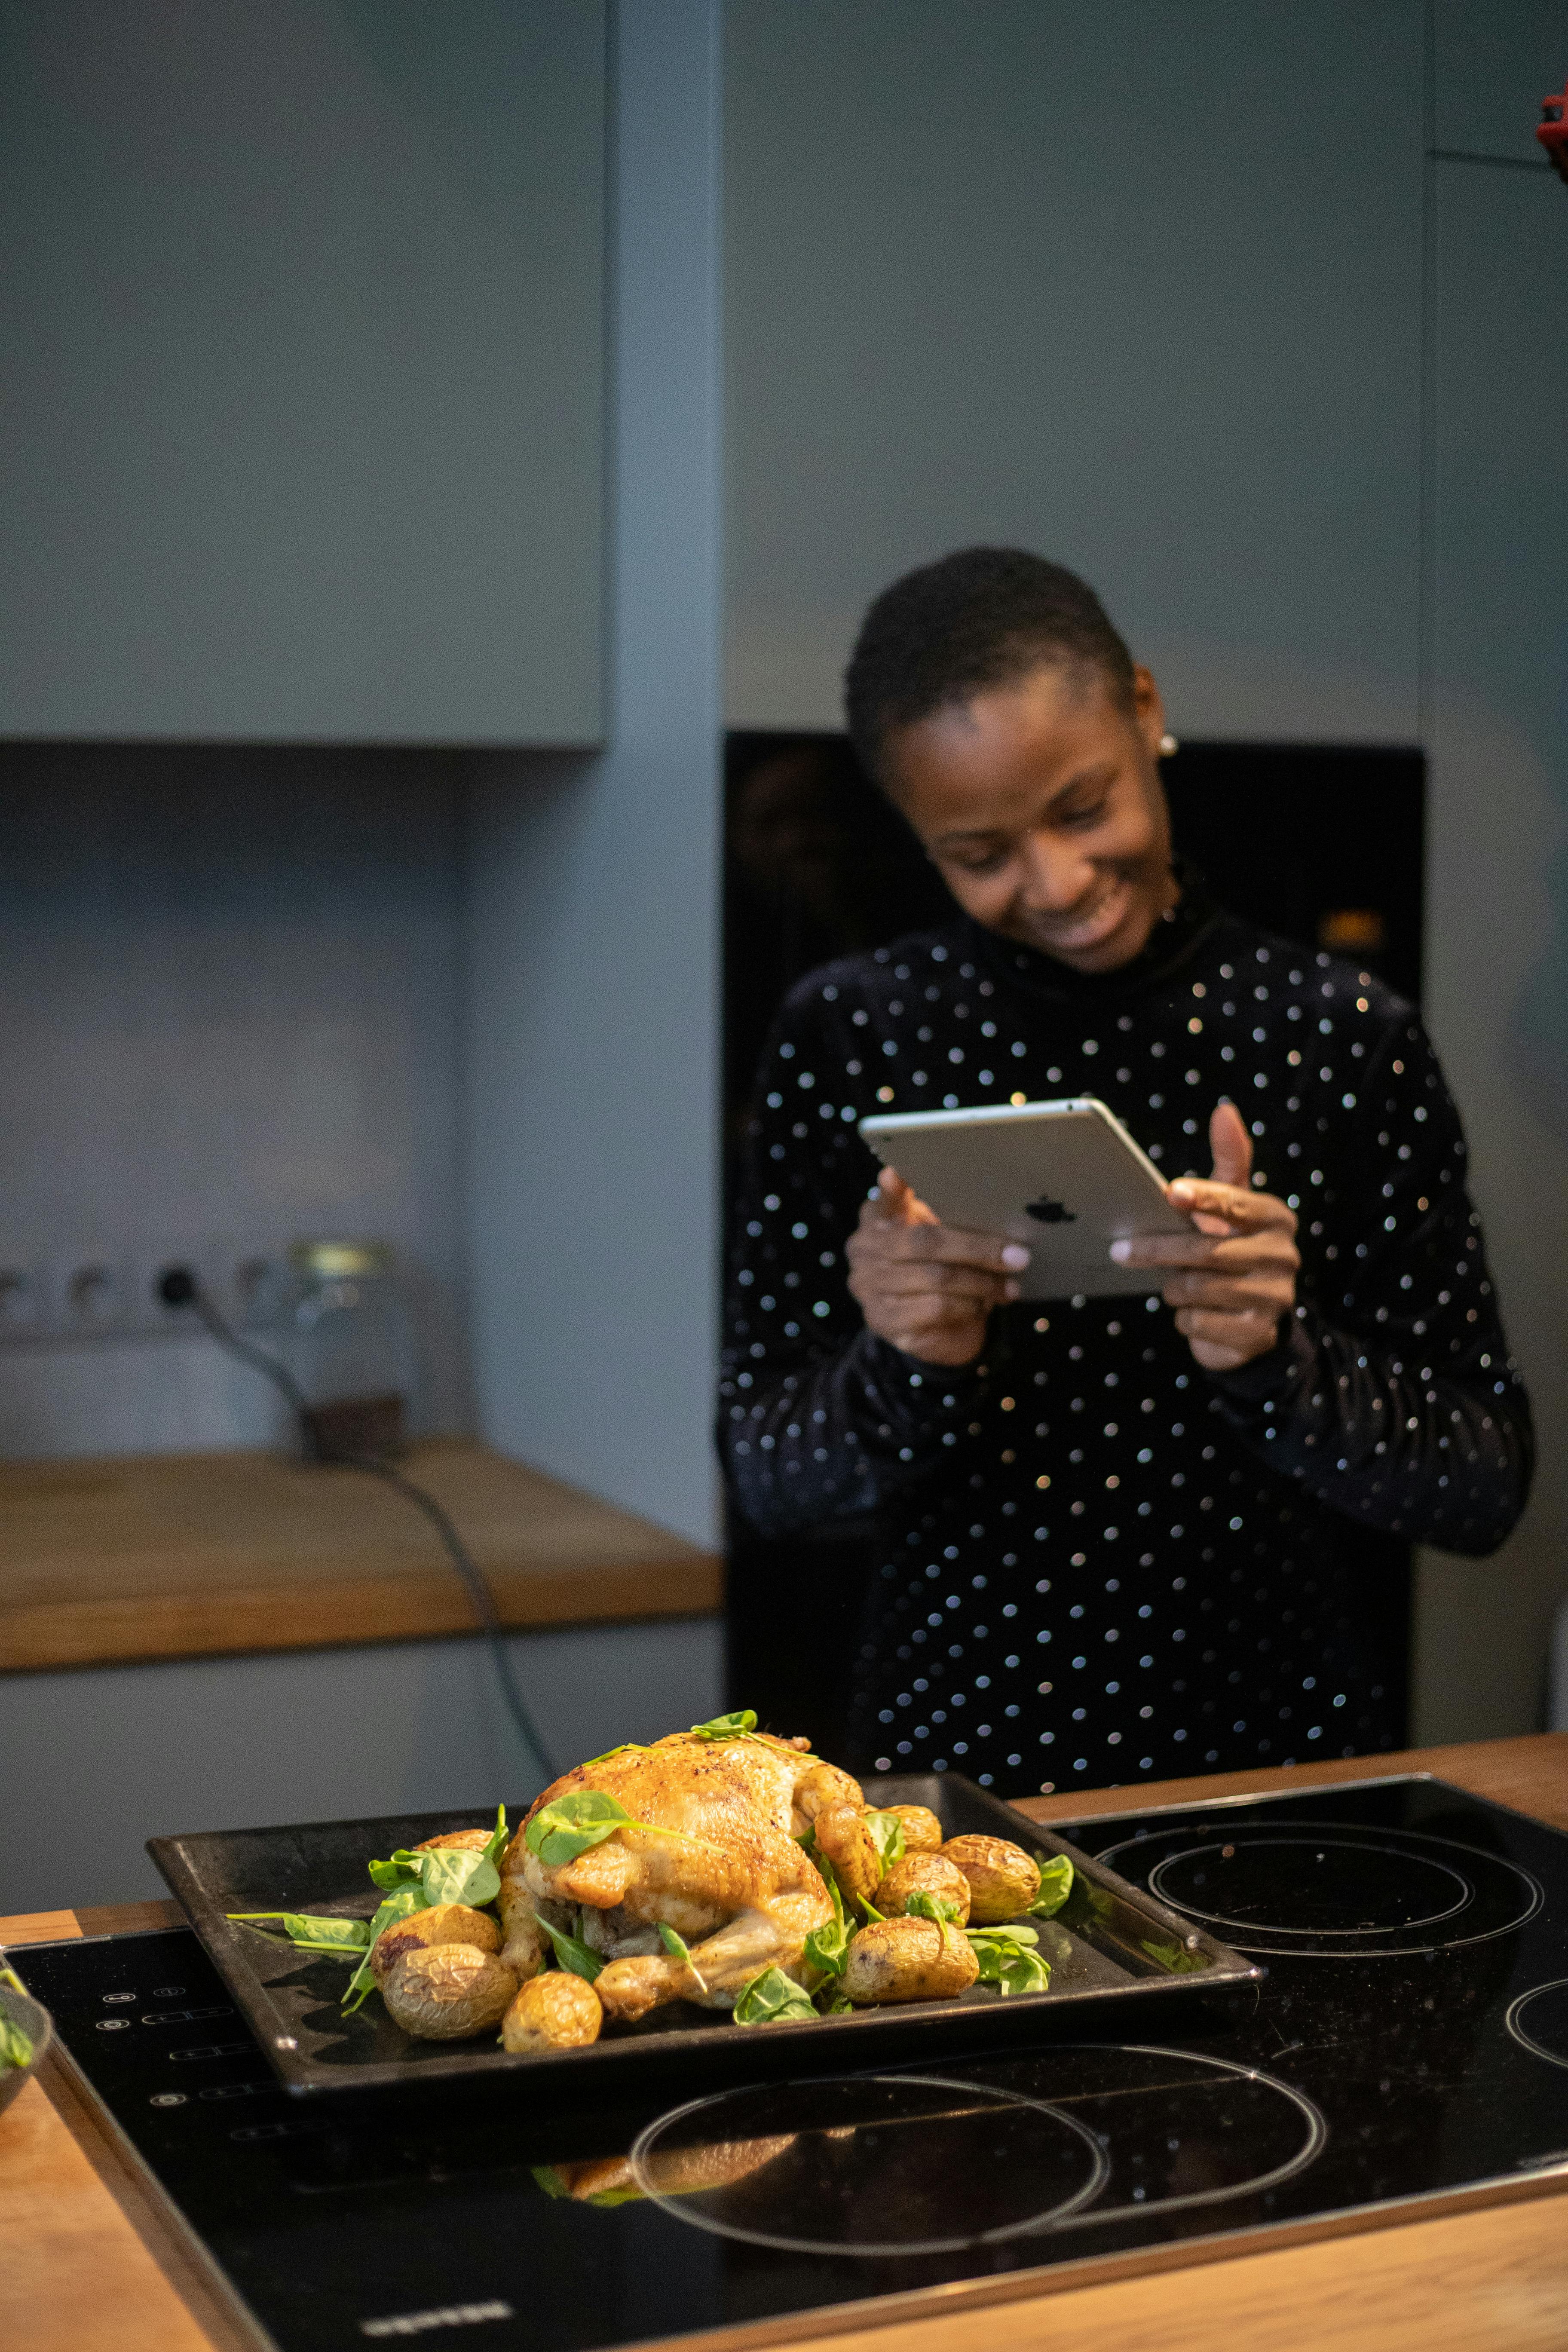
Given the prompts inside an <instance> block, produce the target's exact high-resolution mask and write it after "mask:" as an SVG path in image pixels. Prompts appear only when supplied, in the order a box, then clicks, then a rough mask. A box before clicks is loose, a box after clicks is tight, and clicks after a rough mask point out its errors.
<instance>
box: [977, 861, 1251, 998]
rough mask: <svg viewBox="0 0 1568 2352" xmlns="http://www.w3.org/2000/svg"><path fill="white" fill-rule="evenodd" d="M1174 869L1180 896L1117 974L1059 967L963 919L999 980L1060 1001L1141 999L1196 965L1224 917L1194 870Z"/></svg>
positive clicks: (1185, 865)
mask: <svg viewBox="0 0 1568 2352" xmlns="http://www.w3.org/2000/svg"><path fill="white" fill-rule="evenodd" d="M1171 870H1172V872H1173V874H1174V876H1175V877H1176V881H1177V884H1178V886H1179V887H1180V890H1181V894H1182V895H1181V897H1180V898H1178V899H1177V901H1176V904H1175V905H1174V906H1173V907H1172V908H1169V909H1168V911H1167V912H1166V913H1164V914H1163V915H1162V916H1161V918H1160V919H1159V921H1158V922H1157V923H1156V924H1155V926H1154V928H1153V929H1152V931H1151V932H1150V934H1149V937H1148V940H1147V941H1146V942H1145V944H1144V946H1143V948H1142V950H1141V951H1140V953H1139V954H1137V955H1135V956H1134V957H1133V959H1132V961H1131V963H1124V964H1119V965H1118V966H1117V968H1116V969H1115V971H1074V970H1073V969H1072V967H1071V965H1070V964H1065V963H1058V961H1057V959H1056V958H1055V957H1054V956H1048V955H1044V954H1042V953H1041V952H1040V950H1038V949H1037V948H1027V947H1025V946H1023V945H1022V943H1021V942H1020V941H1019V940H1009V939H1004V938H1003V937H1002V935H1001V933H1000V932H999V931H992V930H987V929H986V928H985V926H984V924H983V923H977V922H976V921H975V920H974V919H973V916H970V915H963V916H962V917H961V921H962V923H963V929H964V930H965V931H966V932H967V934H968V936H969V940H970V942H971V945H972V948H973V953H974V956H975V958H976V961H980V960H982V959H983V960H984V962H985V963H986V964H987V965H988V966H989V967H990V968H991V970H992V971H994V972H996V973H997V975H998V977H1003V976H1005V979H1006V981H1007V982H1008V984H1009V985H1010V986H1012V987H1014V988H1022V989H1024V990H1026V991H1027V992H1028V993H1030V994H1031V995H1039V996H1048V997H1054V998H1057V999H1058V1000H1059V1001H1074V1002H1078V1003H1084V1002H1093V1003H1116V1002H1120V1001H1121V1000H1122V999H1124V998H1127V997H1132V996H1137V995H1140V994H1142V992H1143V991H1144V990H1145V989H1148V988H1157V987H1161V986H1163V984H1164V983H1165V982H1167V981H1169V980H1171V979H1172V978H1173V976H1174V975H1175V974H1176V973H1177V972H1179V971H1181V970H1182V968H1183V966H1184V964H1186V963H1188V962H1190V961H1191V960H1192V958H1193V957H1194V955H1195V954H1196V953H1197V951H1198V950H1199V948H1200V947H1201V946H1202V945H1203V944H1204V942H1205V940H1207V939H1208V937H1209V935H1210V933H1211V932H1212V931H1213V930H1214V929H1215V928H1216V926H1217V925H1218V924H1220V923H1221V922H1223V920H1224V919H1225V918H1224V914H1223V911H1222V909H1221V908H1218V907H1217V906H1216V905H1215V902H1214V900H1213V899H1212V898H1210V896H1209V893H1208V888H1207V886H1206V884H1205V881H1204V878H1203V876H1202V875H1201V874H1200V873H1199V872H1198V869H1197V867H1196V866H1194V865H1193V864H1192V863H1191V862H1190V861H1189V860H1188V859H1186V858H1184V857H1180V856H1178V857H1175V858H1173V860H1172V867H1171Z"/></svg>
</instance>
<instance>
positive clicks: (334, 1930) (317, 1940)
mask: <svg viewBox="0 0 1568 2352" xmlns="http://www.w3.org/2000/svg"><path fill="white" fill-rule="evenodd" d="M227 1916H228V1917H229V1918H231V1919H236V1920H237V1921H238V1922H239V1924H240V1925H241V1926H242V1927H254V1928H255V1929H256V1931H257V1933H258V1935H266V1933H267V1930H266V1928H265V1927H262V1926H261V1925H260V1922H261V1921H262V1920H263V1919H276V1920H277V1921H278V1922H279V1927H281V1930H282V1937H283V1938H286V1939H287V1941H288V1942H289V1943H290V1944H293V1945H295V1946H296V1947H297V1948H298V1949H299V1950H300V1951H302V1952H330V1953H331V1955H332V1957H333V1958H335V1959H342V1960H348V1959H359V1958H363V1955H364V1954H365V1953H366V1952H368V1951H369V1949H370V1941H371V1937H370V1921H369V1920H368V1919H333V1918H325V1917H317V1916H314V1915H312V1914H311V1913H310V1912H309V1911H231V1912H229V1913H228V1915H227ZM271 1940H272V1941H273V1942H278V1941H279V1940H280V1939H279V1937H273V1938H272V1939H271Z"/></svg>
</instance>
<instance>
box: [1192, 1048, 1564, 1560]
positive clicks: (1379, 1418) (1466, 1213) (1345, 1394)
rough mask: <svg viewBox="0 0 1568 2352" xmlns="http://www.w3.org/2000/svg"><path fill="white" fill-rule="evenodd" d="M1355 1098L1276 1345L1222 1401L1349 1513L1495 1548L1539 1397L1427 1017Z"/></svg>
mask: <svg viewBox="0 0 1568 2352" xmlns="http://www.w3.org/2000/svg"><path fill="white" fill-rule="evenodd" d="M1359 1097H1360V1098H1359V1100H1358V1101H1355V1102H1354V1103H1353V1104H1352V1106H1350V1107H1351V1108H1353V1110H1354V1112H1355V1118H1354V1119H1353V1122H1352V1124H1351V1126H1350V1128H1349V1130H1348V1132H1347V1134H1346V1138H1345V1144H1344V1146H1343V1147H1342V1150H1340V1151H1339V1153H1338V1154H1337V1155H1336V1162H1337V1164H1336V1167H1335V1169H1334V1170H1333V1171H1309V1173H1310V1175H1313V1176H1315V1177H1316V1178H1318V1179H1320V1180H1321V1183H1320V1185H1319V1187H1318V1190H1319V1192H1321V1210H1320V1206H1319V1200H1318V1198H1314V1197H1312V1196H1311V1195H1310V1194H1307V1193H1306V1186H1305V1184H1304V1185H1303V1193H1304V1194H1306V1198H1305V1200H1304V1204H1303V1206H1302V1210H1301V1223H1302V1231H1301V1234H1300V1242H1301V1249H1302V1258H1303V1276H1302V1282H1301V1286H1300V1288H1301V1303H1300V1306H1299V1307H1298V1309H1297V1314H1296V1317H1295V1319H1294V1321H1293V1322H1292V1323H1291V1324H1290V1325H1289V1327H1288V1328H1287V1331H1286V1333H1285V1336H1284V1338H1283V1339H1282V1341H1281V1344H1280V1346H1279V1348H1277V1349H1275V1350H1274V1351H1273V1352H1272V1353H1271V1354H1270V1355H1268V1356H1267V1357H1263V1358H1260V1359H1258V1360H1257V1361H1256V1362H1254V1363H1252V1364H1248V1365H1244V1366H1243V1367H1242V1368H1241V1370H1239V1371H1237V1372H1233V1373H1227V1374H1222V1375H1218V1376H1215V1379H1214V1381H1213V1387H1214V1391H1215V1403H1216V1409H1217V1410H1218V1412H1220V1414H1221V1415H1222V1417H1223V1418H1224V1419H1225V1420H1226V1421H1227V1422H1228V1423H1230V1424H1231V1426H1232V1427H1233V1428H1234V1429H1235V1430H1236V1431H1237V1433H1238V1434H1239V1435H1240V1436H1241V1437H1242V1438H1243V1440H1244V1442H1245V1443H1246V1444H1247V1445H1248V1447H1249V1448H1250V1450H1252V1451H1253V1452H1255V1453H1256V1454H1258V1455H1259V1456H1260V1457H1261V1458H1262V1459H1263V1460H1265V1461H1267V1462H1268V1463H1269V1464H1270V1465H1271V1466H1272V1467H1274V1468H1275V1469H1277V1470H1283V1471H1285V1472H1286V1473H1287V1474H1288V1475H1289V1476H1291V1477H1293V1478H1295V1479H1296V1480H1298V1481H1299V1482H1300V1484H1301V1485H1302V1486H1305V1487H1306V1488H1307V1489H1308V1491H1309V1492H1310V1493H1311V1494H1313V1495H1314V1496H1317V1497H1318V1498H1319V1499H1320V1500H1321V1501H1322V1502H1324V1503H1327V1504H1329V1505H1330V1506H1331V1507H1332V1508H1333V1509H1335V1510H1337V1511H1340V1512H1342V1513H1344V1514H1345V1515H1346V1516H1347V1517H1351V1518H1352V1519H1357V1520H1360V1521H1361V1522H1362V1523H1363V1525H1365V1526H1368V1527H1374V1528H1382V1529H1384V1531H1385V1532H1387V1533H1389V1534H1393V1535H1398V1536H1402V1537H1405V1538H1410V1539H1412V1540H1415V1541H1420V1542H1426V1543H1431V1544H1436V1545H1437V1546H1439V1547H1440V1548H1441V1549H1444V1550H1447V1551H1456V1552H1468V1553H1472V1554H1480V1553H1485V1552H1489V1551H1492V1550H1495V1549H1496V1548H1497V1546H1498V1545H1499V1544H1500V1543H1501V1542H1502V1540H1503V1538H1505V1537H1506V1536H1507V1535H1508V1534H1509V1532H1510V1529H1511V1528H1512V1527H1513V1526H1514V1523H1515V1522H1516V1520H1517V1519H1518V1517H1519V1516H1520V1513H1521V1510H1522V1509H1523V1507H1524V1504H1525V1499H1526V1497H1527V1496H1528V1494H1529V1490H1530V1480H1531V1470H1532V1467H1533V1461H1534V1448H1533V1438H1532V1433H1531V1418H1530V1404H1529V1400H1528V1398H1527V1396H1526V1394H1525V1391H1524V1386H1523V1383H1522V1381H1521V1380H1520V1377H1519V1374H1518V1371H1517V1370H1516V1369H1515V1367H1514V1365H1513V1362H1512V1360H1511V1359H1510V1356H1509V1353H1508V1346H1507V1341H1506V1339H1504V1337H1503V1330H1502V1325H1501V1321H1500V1317H1499V1313H1498V1306H1497V1299H1496V1296H1495V1294H1494V1292H1493V1288H1492V1284H1491V1280H1490V1277H1489V1274H1488V1270H1487V1263H1486V1254H1485V1250H1484V1247H1483V1244H1482V1241H1481V1236H1480V1219H1479V1216H1478V1214H1477V1213H1476V1211H1475V1210H1474V1208H1473V1207H1472V1206H1471V1203H1470V1200H1469V1196H1468V1192H1467V1191H1466V1186H1465V1174H1466V1159H1467V1155H1466V1147H1465V1139H1464V1135H1463V1131H1462V1129H1461V1128H1460V1124H1459V1118H1458V1111H1457V1110H1456V1108H1455V1106H1454V1103H1453V1100H1452V1097H1450V1095H1449V1093H1448V1090H1447V1087H1446V1085H1445V1084H1444V1081H1443V1075H1442V1072H1441V1070H1440V1068H1439V1067H1438V1065H1437V1059H1436V1055H1435V1053H1434V1052H1433V1050H1432V1046H1431V1045H1430V1043H1429V1041H1428V1040H1427V1038H1426V1034H1425V1032H1424V1031H1423V1030H1422V1029H1421V1028H1420V1026H1419V1025H1418V1024H1415V1023H1413V1022H1411V1021H1409V1020H1408V1018H1406V1019H1405V1020H1404V1021H1402V1022H1401V1024H1399V1026H1398V1027H1397V1028H1396V1029H1395V1030H1394V1032H1393V1034H1391V1035H1389V1036H1388V1037H1387V1038H1386V1039H1385V1040H1384V1044H1383V1045H1382V1047H1381V1049H1380V1050H1379V1052H1378V1053H1377V1055H1376V1056H1375V1058H1374V1059H1373V1062H1372V1064H1371V1066H1369V1068H1368V1069H1367V1072H1366V1075H1365V1077H1364V1079H1363V1082H1362V1085H1361V1087H1360V1088H1359ZM1299 1197H1300V1196H1299ZM1313 1212H1316V1213H1313ZM1329 1234H1333V1235H1335V1236H1336V1238H1335V1239H1333V1240H1329V1239H1328V1235H1329ZM1355 1235H1360V1236H1361V1238H1359V1239H1353V1238H1351V1237H1352V1236H1355Z"/></svg>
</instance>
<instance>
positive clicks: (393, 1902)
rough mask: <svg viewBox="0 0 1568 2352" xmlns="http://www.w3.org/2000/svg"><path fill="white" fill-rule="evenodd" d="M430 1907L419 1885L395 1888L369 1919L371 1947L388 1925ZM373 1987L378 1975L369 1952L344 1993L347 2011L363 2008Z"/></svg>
mask: <svg viewBox="0 0 1568 2352" xmlns="http://www.w3.org/2000/svg"><path fill="white" fill-rule="evenodd" d="M429 1908H430V1906H429V1905H428V1904H427V1903H426V1900H425V1896H424V1894H423V1892H422V1890H421V1889H420V1888H419V1887H417V1886H399V1887H396V1888H395V1889H394V1891H393V1893H392V1894H390V1895H387V1896H386V1898H385V1900H384V1902H383V1903H382V1905H381V1906H380V1908H379V1909H378V1910H377V1912H376V1915H375V1916H374V1919H373V1920H372V1921H371V1923H370V1948H371V1951H374V1949H375V1939H376V1937H378V1936H379V1935H381V1934H382V1932H383V1931H384V1929H385V1928H387V1927H395V1926H396V1925H397V1922H398V1921H399V1920H400V1919H406V1918H408V1917H410V1916H412V1914H413V1913H414V1912H416V1911H428V1909H429ZM374 1990H375V1979H374V1976H373V1975H372V1974H371V1967H370V1957H369V1954H368V1953H367V1954H366V1956H365V1958H363V1960H362V1961H361V1962H360V1964H359V1967H358V1968H357V1969H355V1970H354V1972H353V1976H352V1977H351V1978H350V1979H349V1982H348V1990H347V1991H346V1992H345V1993H344V1995H343V2011H344V2013H345V2015H347V2016H349V2017H352V2016H353V2013H354V2011H355V2010H356V2009H363V2006H364V2003H365V2000H366V1999H367V1998H368V1996H369V1995H370V1994H371V1993H373V1992H374Z"/></svg>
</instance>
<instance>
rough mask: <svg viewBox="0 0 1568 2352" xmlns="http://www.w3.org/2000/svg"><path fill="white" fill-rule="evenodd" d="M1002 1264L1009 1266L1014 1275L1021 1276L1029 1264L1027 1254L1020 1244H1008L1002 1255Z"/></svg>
mask: <svg viewBox="0 0 1568 2352" xmlns="http://www.w3.org/2000/svg"><path fill="white" fill-rule="evenodd" d="M1002 1263H1003V1265H1010V1266H1011V1267H1012V1268H1013V1270H1014V1272H1015V1273H1016V1274H1022V1272H1023V1270H1024V1268H1025V1267H1026V1265H1028V1263H1029V1253H1028V1251H1027V1250H1026V1248H1025V1247H1024V1244H1023V1243H1022V1242H1009V1243H1008V1244H1007V1246H1006V1248H1005V1250H1004V1251H1003V1253H1002Z"/></svg>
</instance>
